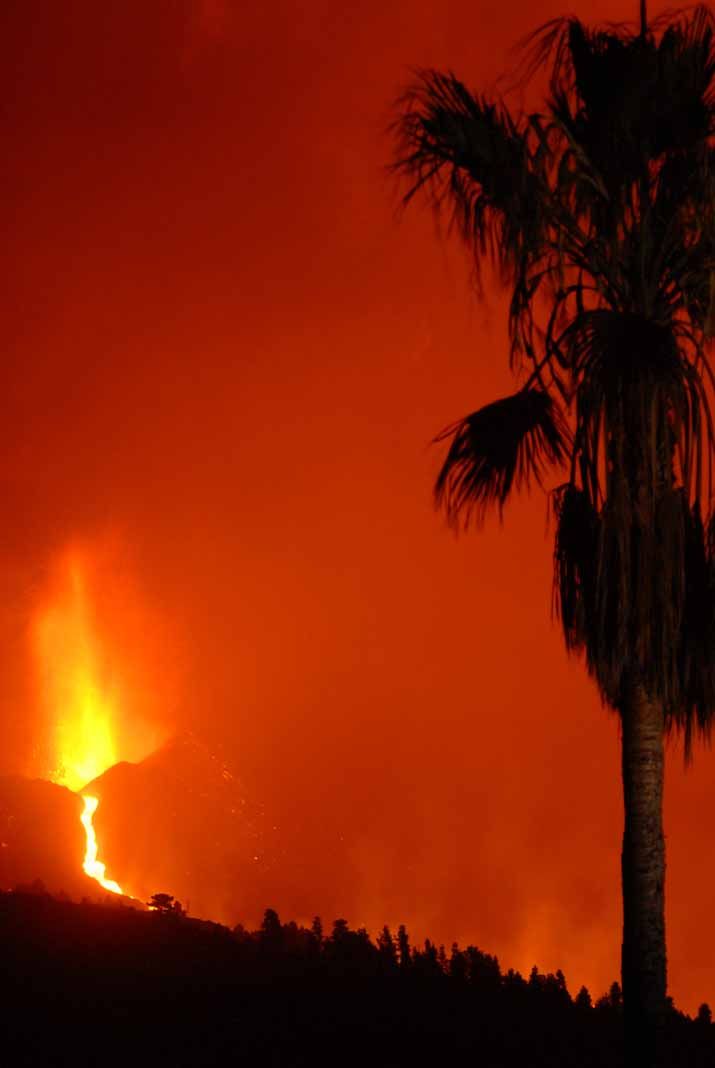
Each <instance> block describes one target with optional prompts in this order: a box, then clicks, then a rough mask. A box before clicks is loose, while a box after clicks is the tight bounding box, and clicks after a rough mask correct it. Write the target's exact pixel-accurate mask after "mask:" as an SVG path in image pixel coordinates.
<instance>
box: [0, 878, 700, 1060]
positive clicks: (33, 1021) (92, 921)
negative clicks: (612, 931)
mask: <svg viewBox="0 0 715 1068" xmlns="http://www.w3.org/2000/svg"><path fill="white" fill-rule="evenodd" d="M0 947H1V951H2V959H3V975H4V977H5V991H4V993H3V1006H4V1009H5V1010H6V1012H5V1021H6V1022H5V1025H4V1029H3V1030H4V1034H3V1045H4V1047H5V1049H8V1050H11V1051H12V1052H11V1056H10V1058H9V1059H8V1060H6V1061H5V1063H7V1064H10V1065H13V1066H14V1065H17V1066H21V1065H22V1066H25V1065H26V1066H30V1065H32V1066H33V1068H36V1066H39V1065H43V1066H44V1065H48V1066H49V1065H53V1066H55V1065H56V1066H58V1068H59V1066H64V1065H67V1066H70V1065H72V1066H73V1068H74V1066H75V1065H76V1064H77V1063H85V1064H92V1065H94V1064H97V1065H100V1064H102V1065H107V1066H114V1065H116V1066H119V1065H122V1066H125V1068H126V1066H127V1065H128V1064H130V1063H132V1062H133V1063H134V1064H137V1063H139V1064H146V1065H155V1066H157V1068H158V1066H162V1065H166V1066H169V1065H172V1066H186V1068H189V1066H192V1068H194V1066H200V1065H207V1066H208V1065H219V1064H221V1065H223V1064H229V1063H234V1062H235V1063H243V1064H247V1065H251V1066H259V1065H267V1066H268V1065H269V1066H271V1068H273V1066H283V1065H285V1066H286V1068H288V1066H291V1068H293V1066H295V1068H300V1066H303V1065H304V1066H306V1068H307V1066H311V1068H313V1066H322V1065H325V1066H327V1065H331V1066H333V1065H336V1064H341V1065H342V1064H348V1065H353V1064H354V1065H358V1064H360V1065H361V1064H368V1063H369V1064H370V1065H371V1066H374V1068H403V1066H404V1068H407V1066H408V1065H413V1064H425V1063H433V1064H435V1065H442V1064H449V1063H456V1062H457V1061H460V1062H462V1061H463V1062H465V1063H471V1064H474V1065H477V1066H484V1068H501V1066H503V1068H510V1066H515V1065H519V1066H522V1065H523V1066H525V1068H526V1066H528V1068H546V1066H550V1068H551V1066H554V1068H555V1066H559V1068H571V1066H573V1068H577V1066H578V1068H606V1066H608V1068H617V1066H618V1065H620V1064H621V1060H620V1056H619V1052H618V1046H619V1037H620V1026H621V1015H620V1006H619V991H618V988H617V987H614V988H613V989H612V991H611V994H610V995H609V996H608V997H604V998H602V999H600V1000H599V1001H598V1002H597V1004H596V1006H595V1007H590V1006H589V1004H588V997H587V995H586V994H585V992H582V993H581V994H580V995H579V996H578V997H577V998H576V999H575V1000H573V999H572V998H571V996H570V995H569V993H568V992H567V989H566V984H565V980H564V977H563V976H562V975H561V974H560V973H557V974H556V975H540V974H539V973H538V972H537V971H536V969H534V971H533V972H532V974H531V976H530V977H529V978H528V979H524V978H523V977H522V976H520V975H519V974H518V973H514V972H509V973H507V974H506V975H504V974H502V973H501V971H500V968H499V964H498V961H497V960H496V958H494V957H491V956H489V955H488V954H484V953H481V952H480V951H479V950H477V949H475V948H474V947H468V948H467V949H466V950H463V951H462V950H459V949H458V948H457V947H453V948H452V950H451V951H449V952H445V951H444V950H443V949H437V948H436V947H434V946H432V945H431V944H430V943H427V944H426V945H425V947H423V948H422V949H420V950H415V949H410V947H409V940H408V936H407V932H405V931H404V929H400V931H399V932H398V933H397V935H396V936H395V937H393V936H392V934H391V933H390V932H389V931H384V932H383V933H382V934H381V935H380V937H379V938H378V940H377V942H373V941H372V940H371V939H370V938H369V937H368V935H367V933H366V932H365V931H362V930H358V931H353V930H351V929H350V928H349V927H348V925H347V923H346V922H345V921H342V920H338V921H336V922H335V924H334V925H333V930H332V932H331V934H330V935H329V936H325V935H324V934H323V932H322V930H321V927H320V924H319V922H316V923H315V924H314V925H313V927H312V928H311V929H310V930H307V929H305V928H301V927H298V926H296V925H295V924H292V923H289V924H281V923H280V921H279V919H278V917H277V916H276V914H275V913H274V912H272V911H271V910H268V911H267V912H266V916H265V919H264V922H263V925H262V926H261V928H260V929H259V930H257V931H254V932H247V931H245V930H243V929H242V928H237V929H236V930H234V931H230V930H229V929H228V928H225V927H221V926H219V925H217V924H212V923H206V922H202V921H197V920H193V919H190V918H188V917H185V916H183V915H181V914H179V913H176V912H169V911H167V912H166V913H163V914H162V913H157V912H141V911H136V910H134V909H130V908H127V907H125V906H121V905H115V906H114V907H109V906H104V907H103V906H99V905H90V904H83V905H76V904H72V903H68V902H63V901H57V900H54V899H52V898H51V897H49V896H48V895H41V894H37V895H31V894H25V893H12V894H2V895H0ZM713 1030H714V1029H713V1027H712V1025H711V1024H709V1023H707V1022H706V1021H705V1020H704V1019H703V1020H699V1021H691V1020H689V1019H688V1018H687V1017H684V1016H682V1015H681V1014H679V1013H676V1012H673V1013H672V1015H671V1019H670V1022H669V1034H668V1036H667V1045H668V1047H669V1048H668V1052H667V1054H666V1056H667V1060H665V1061H664V1063H667V1064H668V1065H680V1064H682V1065H688V1066H692V1068H698V1066H700V1065H702V1066H703V1068H704V1066H705V1065H712V1064H713V1063H715V1036H714V1035H713Z"/></svg>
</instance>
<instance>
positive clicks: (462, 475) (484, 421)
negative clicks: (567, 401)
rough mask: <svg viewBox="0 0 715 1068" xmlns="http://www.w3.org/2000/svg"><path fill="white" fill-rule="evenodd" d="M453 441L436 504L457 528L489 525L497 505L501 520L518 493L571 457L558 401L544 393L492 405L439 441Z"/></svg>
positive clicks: (525, 394)
mask: <svg viewBox="0 0 715 1068" xmlns="http://www.w3.org/2000/svg"><path fill="white" fill-rule="evenodd" d="M448 438H451V439H452V441H451V444H450V447H449V450H448V452H447V456H446V458H445V460H444V463H443V464H442V468H441V470H440V472H439V475H438V476H437V481H436V483H435V489H434V493H435V503H436V505H437V506H438V507H440V506H444V507H445V510H446V513H447V518H448V520H449V522H450V523H451V524H452V525H453V526H457V525H459V521H460V519H461V520H463V523H464V526H465V528H466V527H467V526H468V525H469V523H470V521H471V520H472V519H475V520H476V521H477V523H478V524H479V523H481V522H483V520H484V518H485V515H486V512H487V510H488V509H489V508H490V507H491V506H494V505H496V507H497V508H498V510H499V513H500V515H501V513H502V511H503V508H504V504H505V502H506V500H507V497H508V496H509V494H510V492H511V490H512V488H515V487H516V488H519V487H520V486H522V485H523V484H524V483H526V482H528V481H529V479H530V478H531V477H534V478H535V479H536V480H537V481H539V482H540V481H541V479H542V476H543V474H544V471H545V468H546V467H549V466H558V465H560V464H562V463H563V462H564V461H565V459H566V457H567V455H568V440H569V431H568V427H567V425H566V423H565V421H564V418H563V415H562V413H561V411H560V409H559V408H558V407H557V405H556V404H555V403H554V401H553V400H552V398H551V397H550V396H549V395H548V394H547V393H545V392H543V391H542V390H540V389H522V390H519V392H518V393H515V394H513V395H512V396H510V397H504V398H502V399H501V400H498V401H494V402H493V403H492V404H487V405H486V406H485V407H484V408H480V409H479V411H477V412H472V414H471V415H468V416H466V417H465V418H464V419H461V420H460V421H459V422H458V423H455V424H453V425H452V426H449V427H447V428H446V429H445V430H443V431H442V433H441V434H439V435H438V437H437V438H436V439H435V440H436V441H445V440H446V439H448Z"/></svg>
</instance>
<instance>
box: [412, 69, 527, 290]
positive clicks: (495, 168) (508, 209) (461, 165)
mask: <svg viewBox="0 0 715 1068" xmlns="http://www.w3.org/2000/svg"><path fill="white" fill-rule="evenodd" d="M400 103H401V111H402V114H401V115H400V117H399V118H398V120H397V121H396V123H395V125H394V130H395V134H396V137H397V146H398V148H397V160H396V163H395V164H394V169H395V170H396V171H397V172H398V174H401V175H402V176H403V177H404V178H405V179H406V180H407V183H408V185H407V191H406V193H405V194H404V197H403V202H404V203H405V204H407V203H409V202H410V201H411V200H412V198H413V197H414V196H415V195H416V194H417V193H420V192H424V193H426V194H427V196H428V197H429V199H430V200H431V202H432V204H433V206H434V208H435V209H436V210H437V211H438V212H442V211H444V210H446V211H447V213H448V215H449V218H450V221H451V222H452V223H454V224H455V225H456V227H457V229H458V231H459V233H460V235H461V237H462V238H463V239H464V241H465V242H466V243H467V244H468V245H469V246H470V247H471V248H472V249H473V251H474V252H475V253H476V254H477V257H479V256H481V255H484V254H487V255H488V256H489V257H490V258H492V259H493V260H494V261H495V262H497V263H498V264H499V265H500V267H501V268H502V270H503V272H504V273H505V274H506V275H510V274H511V273H512V272H513V270H514V268H515V265H516V264H517V263H518V262H519V261H520V260H521V258H522V257H523V255H524V254H525V253H528V251H529V250H530V249H532V248H538V247H539V245H540V239H539V232H540V227H541V218H542V215H543V204H544V189H543V188H540V186H539V182H538V179H537V176H536V174H535V170H534V166H533V158H532V154H531V152H530V148H529V140H528V135H527V131H526V130H522V129H520V128H519V127H518V126H517V124H516V123H515V122H514V121H513V120H512V118H511V116H510V115H509V113H508V112H507V111H506V110H505V109H503V108H501V107H500V106H499V105H498V104H497V103H494V102H491V101H489V100H487V99H486V98H485V97H483V96H480V95H478V94H473V93H471V92H470V91H469V90H468V89H467V88H466V87H465V86H464V85H463V84H462V82H460V81H459V80H458V79H457V78H456V77H455V76H454V74H452V73H447V74H441V73H439V72H438V71H431V70H427V71H422V72H420V73H419V75H418V78H417V80H416V82H415V83H414V84H413V85H412V86H411V88H409V89H408V90H407V92H406V93H404V94H403V96H402V98H401V102H400Z"/></svg>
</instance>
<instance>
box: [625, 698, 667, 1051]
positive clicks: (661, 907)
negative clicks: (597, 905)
mask: <svg viewBox="0 0 715 1068" xmlns="http://www.w3.org/2000/svg"><path fill="white" fill-rule="evenodd" d="M621 722H622V732H623V735H622V775H623V803H624V809H625V822H624V831H623V853H622V855H621V871H622V879H623V946H622V956H621V975H622V982H623V1005H624V1020H625V1037H626V1063H627V1064H628V1065H629V1066H630V1065H631V1064H635V1063H638V1064H639V1065H643V1066H646V1065H647V1066H648V1068H650V1066H651V1065H653V1064H655V1062H656V1046H657V1040H658V1034H659V1032H660V1029H661V1025H662V1022H663V1017H664V1013H665V1005H666V1001H665V996H666V958H665V893H664V890H665V840H664V837H663V758H664V745H663V729H664V718H663V709H662V707H661V706H660V705H659V704H658V703H656V702H655V701H651V700H650V699H649V698H648V696H647V694H646V692H645V690H644V689H643V687H642V686H641V685H639V684H636V685H633V686H631V687H629V690H628V693H627V695H626V700H625V701H624V703H623V707H622V708H621Z"/></svg>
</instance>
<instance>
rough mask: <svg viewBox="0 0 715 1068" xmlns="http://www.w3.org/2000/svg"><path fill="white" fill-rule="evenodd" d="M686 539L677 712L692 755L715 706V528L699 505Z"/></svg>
mask: <svg viewBox="0 0 715 1068" xmlns="http://www.w3.org/2000/svg"><path fill="white" fill-rule="evenodd" d="M689 520H690V521H689V523H688V528H687V531H686V542H685V558H684V565H685V598H686V602H685V610H684V613H683V627H682V632H681V635H680V645H679V649H678V658H679V677H680V681H681V687H682V693H683V700H682V702H681V703H679V704H678V706H677V707H676V708H675V709H674V710H673V711H672V714H671V720H672V722H673V724H674V725H675V726H676V727H677V728H678V729H680V730H681V731H682V733H683V739H684V746H685V757H686V760H689V759H690V756H691V748H692V741H693V735H694V734H696V733H698V734H700V735H701V736H703V737H705V738H706V739H707V738H709V736H710V729H711V714H712V709H713V708H714V707H715V614H714V613H713V604H715V537H714V535H715V529H713V521H712V520H711V521H710V523H709V524H708V526H709V529H708V530H704V524H703V521H702V517H701V514H700V507H699V505H698V504H696V505H695V507H694V508H693V509H692V511H691V513H690V517H689Z"/></svg>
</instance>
